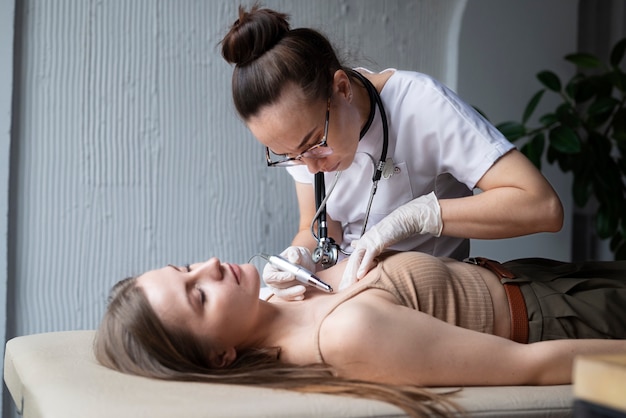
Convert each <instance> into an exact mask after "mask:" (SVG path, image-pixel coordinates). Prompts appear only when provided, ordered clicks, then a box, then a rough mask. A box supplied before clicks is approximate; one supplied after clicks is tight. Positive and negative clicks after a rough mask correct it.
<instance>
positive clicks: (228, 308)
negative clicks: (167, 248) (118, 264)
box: [137, 258, 260, 346]
mask: <svg viewBox="0 0 626 418" xmlns="http://www.w3.org/2000/svg"><path fill="white" fill-rule="evenodd" d="M137 286H139V287H140V288H142V290H143V291H144V293H145V294H146V297H147V299H148V301H149V303H150V306H152V308H153V309H154V311H155V312H156V314H157V316H158V318H159V320H160V321H161V322H162V323H163V324H164V325H165V327H166V328H169V329H173V328H182V329H184V330H185V331H187V332H189V333H190V334H191V335H193V336H195V337H196V338H199V339H203V338H209V340H210V341H213V342H220V343H222V344H226V345H231V346H236V345H237V344H238V343H240V342H241V340H242V339H243V338H245V336H246V335H249V334H247V333H249V331H250V330H249V328H251V327H253V325H252V324H253V318H255V316H256V309H257V308H258V304H259V287H260V280H259V275H258V272H257V270H256V268H255V267H254V266H253V265H251V264H244V265H236V264H228V263H222V262H220V260H218V259H217V258H211V259H209V260H207V261H206V262H203V263H197V264H191V265H188V266H173V265H168V266H167V267H163V268H161V269H158V270H152V271H149V272H147V273H144V274H142V275H141V276H139V277H138V278H137Z"/></svg>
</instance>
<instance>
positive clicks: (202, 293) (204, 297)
mask: <svg viewBox="0 0 626 418" xmlns="http://www.w3.org/2000/svg"><path fill="white" fill-rule="evenodd" d="M196 290H197V291H198V294H199V295H200V305H204V303H205V302H206V293H204V290H202V289H201V288H200V287H199V286H198V285H196Z"/></svg>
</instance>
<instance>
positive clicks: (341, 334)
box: [319, 289, 395, 364]
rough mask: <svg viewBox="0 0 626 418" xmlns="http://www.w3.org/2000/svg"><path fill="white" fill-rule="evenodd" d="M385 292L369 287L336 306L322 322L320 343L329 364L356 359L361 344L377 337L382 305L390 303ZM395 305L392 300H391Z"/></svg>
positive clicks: (381, 316)
mask: <svg viewBox="0 0 626 418" xmlns="http://www.w3.org/2000/svg"><path fill="white" fill-rule="evenodd" d="M388 298H389V296H388V294H387V293H386V292H384V291H381V290H375V289H374V290H368V291H367V292H364V294H361V295H358V296H357V297H355V298H354V299H352V300H351V301H349V303H344V304H342V305H340V306H338V307H337V308H336V309H335V310H334V311H333V312H332V313H331V314H330V315H328V317H326V319H325V320H324V322H323V323H322V326H321V327H320V335H319V347H320V351H321V354H322V357H323V358H324V360H325V361H326V362H327V363H329V364H344V363H343V362H354V361H355V360H357V358H356V357H355V352H358V351H360V349H362V348H363V344H371V343H372V341H374V340H375V339H376V335H377V329H378V327H379V326H384V324H383V322H384V321H385V314H384V308H382V307H383V306H384V305H387V304H392V302H391V301H390V300H385V299H388ZM394 305H395V304H394Z"/></svg>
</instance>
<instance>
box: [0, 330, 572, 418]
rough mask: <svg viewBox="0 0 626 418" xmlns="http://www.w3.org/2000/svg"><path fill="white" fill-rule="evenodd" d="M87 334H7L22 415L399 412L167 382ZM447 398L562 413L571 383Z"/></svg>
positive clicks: (478, 411)
mask: <svg viewBox="0 0 626 418" xmlns="http://www.w3.org/2000/svg"><path fill="white" fill-rule="evenodd" d="M93 337H94V331H65V332H52V333H44V334H34V335H28V336H22V337H16V338H13V339H11V340H10V341H9V342H8V343H7V345H6V351H5V360H4V380H5V382H6V384H7V387H8V389H9V391H10V393H11V396H12V397H13V400H14V401H15V404H16V405H17V409H18V411H19V412H21V413H22V414H23V416H24V418H42V417H46V418H74V417H76V418H78V417H80V418H84V417H90V418H100V417H117V418H126V417H152V418H160V417H164V418H165V417H167V418H170V417H178V416H180V417H186V418H199V417H225V418H227V417H382V416H384V417H400V416H405V414H404V413H403V411H401V410H400V409H399V408H397V407H395V406H393V405H389V404H386V403H384V402H379V401H374V400H369V399H356V398H348V397H342V396H332V395H318V394H300V393H295V392H290V391H285V390H273V389H264V388H259V387H251V386H233V385H219V384H207V383H187V382H184V383H183V382H166V381H159V380H154V379H147V378H142V377H137V376H129V375H125V374H122V373H118V372H115V371H113V370H109V369H107V368H105V367H102V366H100V365H99V364H98V363H97V362H96V361H95V359H94V356H93V352H92V344H93ZM453 399H454V400H455V401H456V402H457V403H458V404H460V405H461V406H462V407H463V408H464V409H466V410H467V411H468V412H469V415H470V416H473V417H503V416H507V417H568V416H570V415H571V411H572V400H573V399H572V388H571V386H570V385H561V386H544V387H536V386H525V387H524V386H515V387H481V388H476V387H474V388H464V389H462V390H461V391H460V392H458V393H457V394H455V395H453Z"/></svg>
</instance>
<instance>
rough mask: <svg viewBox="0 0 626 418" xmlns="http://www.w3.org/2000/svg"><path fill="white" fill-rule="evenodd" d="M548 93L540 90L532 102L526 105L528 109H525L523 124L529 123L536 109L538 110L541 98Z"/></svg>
mask: <svg viewBox="0 0 626 418" xmlns="http://www.w3.org/2000/svg"><path fill="white" fill-rule="evenodd" d="M545 92H546V91H545V90H544V89H542V90H539V91H538V92H537V93H535V95H534V96H533V97H532V98H531V99H530V102H528V104H527V105H526V109H524V116H522V123H526V122H528V119H530V117H531V116H532V114H533V112H534V111H535V108H537V104H538V103H539V101H540V100H541V97H542V96H543V94H544V93H545Z"/></svg>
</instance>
